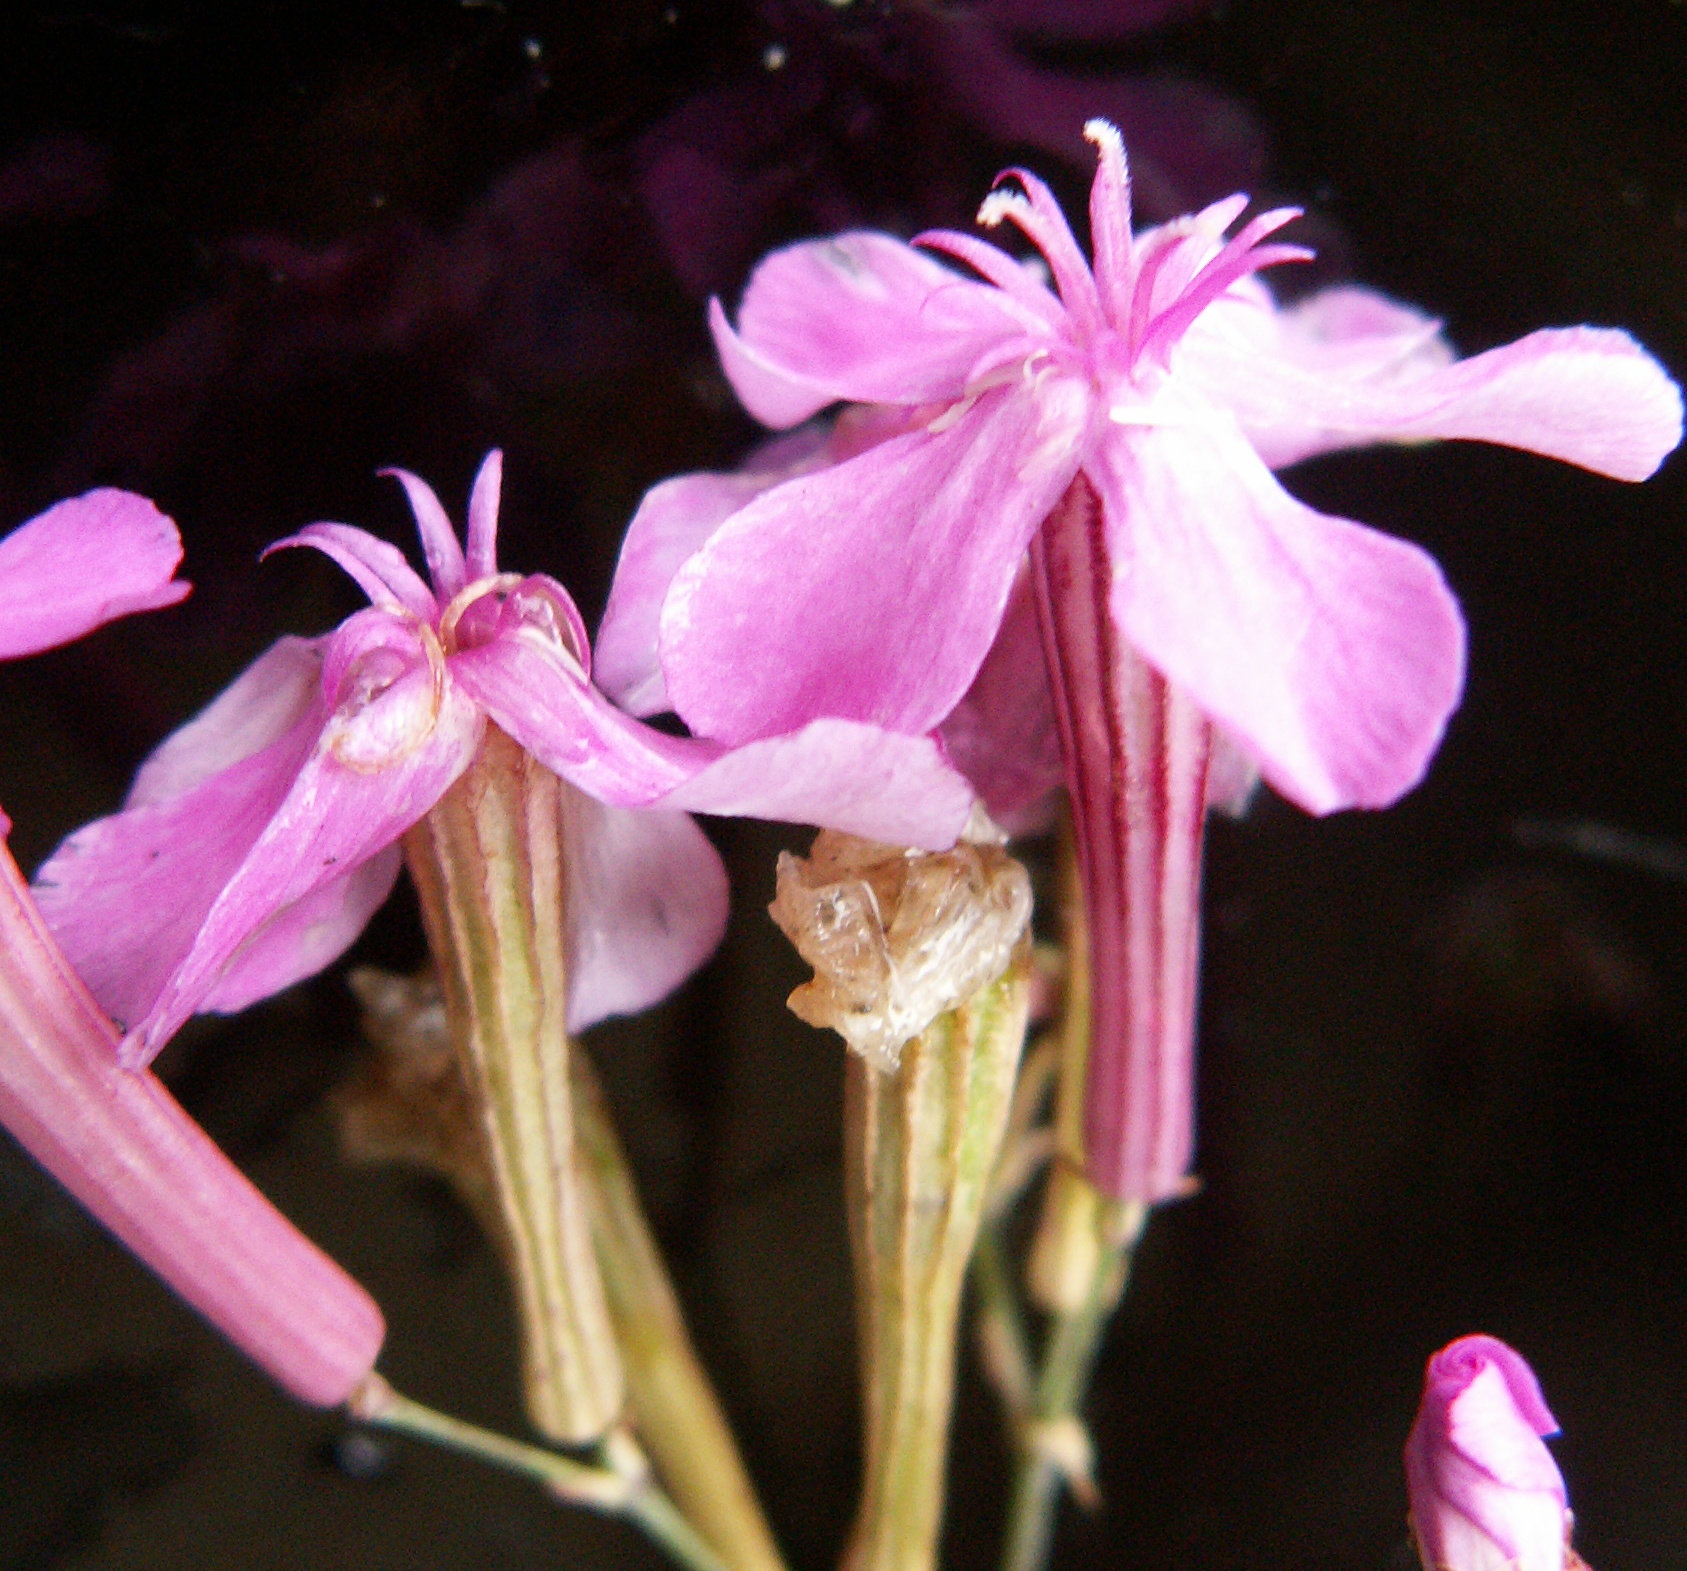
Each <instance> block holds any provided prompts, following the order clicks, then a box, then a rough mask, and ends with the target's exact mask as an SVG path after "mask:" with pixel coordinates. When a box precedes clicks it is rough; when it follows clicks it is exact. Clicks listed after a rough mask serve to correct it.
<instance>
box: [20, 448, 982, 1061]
mask: <svg viewBox="0 0 1687 1571" xmlns="http://www.w3.org/2000/svg"><path fill="white" fill-rule="evenodd" d="M500 474H501V462H500V459H499V455H498V454H496V453H494V454H492V455H491V456H490V457H489V458H488V459H487V461H486V463H485V464H484V465H483V466H482V468H481V471H480V475H479V477H478V479H477V480H476V482H475V487H474V494H473V497H472V499H471V501H470V505H469V524H468V536H467V552H466V555H465V551H464V548H463V546H462V545H460V544H459V543H458V540H457V537H456V535H455V534H454V533H453V531H452V528H451V524H450V521H449V519H448V518H447V517H446V514H445V511H444V509H443V508H442V507H441V506H440V504H439V501H438V499H437V498H436V497H435V496H434V494H433V492H432V491H431V490H429V489H428V487H427V486H426V485H424V484H423V483H422V482H421V481H420V480H418V479H416V478H415V477H414V476H412V475H407V474H402V473H400V474H399V475H398V478H399V479H400V480H401V481H402V482H403V484H404V487H405V489H406V491H407V493H408V495H409V498H410V502H411V505H412V507H413V509H414V511H415V514H416V520H417V525H418V528H419V530H420V533H421V537H422V544H423V548H424V551H425V554H426V556H427V562H428V570H429V574H430V578H431V580H432V582H431V587H430V584H428V583H425V582H424V581H423V580H422V579H421V578H420V577H418V576H417V574H416V573H415V572H414V571H413V570H412V569H411V567H410V566H409V565H408V564H407V563H406V561H405V560H404V557H403V555H402V554H401V553H400V552H399V551H398V550H397V549H396V548H394V547H393V546H391V545H388V544H387V543H386V542H385V541H382V540H378V539H376V538H375V537H374V536H372V535H369V534H366V533H365V532H364V531H362V530H360V529H354V528H351V527H349V526H347V525H344V524H312V525H310V526H309V527H307V528H306V529H303V530H301V531H300V532H299V533H298V534H297V535H295V536H293V537H292V538H291V539H289V540H286V541H283V542H281V544H282V545H309V546H314V547H315V548H316V549H318V550H320V551H322V552H324V553H326V554H327V555H328V556H330V557H332V558H333V559H334V561H336V562H337V563H339V564H340V566H341V567H343V568H344V569H345V570H346V571H347V572H348V573H349V574H350V575H351V577H352V578H353V579H355V580H356V582H357V583H358V585H359V587H360V588H362V589H363V590H364V592H365V593H366V594H367V595H368V596H369V598H370V601H371V602H372V604H371V606H370V608H369V609H368V610H365V611H360V612H358V613H357V614H355V615H354V616H352V617H350V618H348V619H347V621H346V622H345V623H344V624H342V625H341V627H340V628H339V629H338V630H337V631H335V632H334V633H331V634H329V635H327V636H325V637H322V638H317V639H300V638H284V639H282V640H281V641H280V642H278V643H277V644H275V645H274V646H273V647H271V648H270V649H269V650H268V651H267V652H266V653H265V654H263V655H261V656H260V657H259V658H258V660H257V661H256V662H254V664H253V665H251V666H250V667H248V668H247V670H246V671H245V672H244V673H242V674H241V676H239V677H238V678H237V679H236V680H235V682H234V683H233V685H232V686H230V687H229V688H228V689H227V691H225V692H224V693H223V694H222V695H221V696H220V697H219V698H217V699H216V700H215V701H214V702H213V703H212V704H211V705H210V706H209V707H208V708H207V709H206V710H205V711H204V712H203V713H202V714H200V715H199V716H198V717H197V718H196V719H195V720H193V721H191V722H190V723H189V724H188V725H186V726H184V727H183V728H182V729H181V730H179V731H177V732H176V733H175V734H174V735H173V736H171V737H170V738H168V739H167V740H166V741H165V742H164V743H163V745H162V746H161V747H159V748H158V750H157V751H156V752H154V753H153V755H152V756H151V757H150V758H149V759H148V760H147V761H146V763H145V764H144V765H143V766H142V768H141V770H140V773H139V774H138V775H137V777H136V780H135V784H134V787H133V789H132V790H131V792H130V794H129V799H128V802H127V804H126V805H125V807H124V809H123V811H121V812H119V813H117V814H115V815H113V816H112V817H109V818H104V819H99V820H96V821H95V822H94V823H92V824H89V825H87V826H85V827H84V828H82V829H81V830H79V831H77V832H76V833H75V834H73V835H72V836H71V837H70V838H69V839H68V840H66V841H65V843H64V844H63V845H62V846H60V847H59V849H58V851H56V852H55V853H54V855H53V856H52V858H51V859H50V860H49V861H48V862H47V863H46V864H45V865H44V866H43V867H42V869H41V870H40V873H39V875H38V877H37V899H38V900H39V902H40V904H41V908H42V910H43V912H44V913H45V914H46V916H47V919H48V921H49V923H50V924H51V925H52V927H53V930H54V932H55V934H56V935H57V936H58V938H59V941H60V942H61V943H62V944H63V945H64V947H65V950H66V952H67V953H68V954H69V955H70V956H71V958H72V960H73V961H74V962H75V963H76V966H77V969H78V970H79V971H80V972H81V973H82V975H83V977H84V978H85V979H86V980H87V982H88V984H89V986H90V987H91V988H92V989H93V992H94V995H95V997H97V998H98V999H99V1000H100V1002H101V1004H102V1005H103V1006H104V1007H105V1008H107V1009H108V1010H110V1011H111V1012H112V1013H113V1014H114V1015H115V1016H116V1017H117V1018H118V1019H120V1020H122V1021H126V1022H127V1024H128V1031H127V1035H126V1037H125V1039H124V1058H125V1061H126V1062H128V1063H130V1064H131V1065H140V1064H144V1063H146V1062H148V1061H149V1060H150V1059H151V1058H152V1057H153V1055H154V1054H156V1053H157V1052H158V1050H159V1049H160V1048H161V1047H162V1046H163V1044H164V1043H165V1042H166V1041H167V1040H168V1039H169V1037H170V1036H171V1035H172V1034H173V1033H174V1032H175V1031H176V1029H177V1028H178V1027H179V1026H180V1025H181V1023H182V1022H183V1021H184V1020H185V1019H186V1018H187V1017H188V1016H189V1015H190V1014H192V1013H194V1012H195V1011H196V1010H200V1009H213V1010H235V1009H240V1008H243V1007H245V1006H246V1005H247V1004H249V1003H251V1002H253V1001H254V1000H256V999H258V998H262V997H265V996H267V995H269V994H271V993H273V992H276V991H278V990H279V989H280V988H282V987H285V986H287V985H288V984H290V983H292V982H294V981H297V980H299V979H300V978H301V977H305V976H309V975H311V974H312V973H313V972H315V971H318V970H320V969H321V968H322V967H323V966H325V965H327V964H329V963H330V962H331V961H332V960H334V959H335V958H336V957H337V956H338V955H339V954H340V953H341V952H342V951H343V950H344V949H345V948H346V946H347V945H348V944H350V943H351V941H352V940H353V939H354V938H355V937H356V936H357V935H358V933H359V932H361V931H362V929H363V926H364V924H365V923H366V922H367V921H368V919H369V917H370V915H371V914H372V912H373V911H374V910H375V908H376V907H377V906H378V905H379V904H380V903H381V902H382V901H383V900H384V899H385V898H386V895H387V893H388V891H389V890H390V889H391V887H392V884H393V881H394V879H395V878H396V877H397V875H398V868H399V864H400V860H401V854H400V850H399V847H398V844H397V842H398V839H399V837H400V836H401V835H402V834H403V833H404V832H405V831H406V830H407V829H409V828H410V827H411V825H413V824H414V823H416V822H417V821H418V820H419V819H420V818H421V817H422V816H423V815H424V814H425V813H427V812H428V810H429V809H430V808H432V807H433V806H434V804H435V803H436V802H438V801H439V799H440V798H441V797H442V796H443V795H444V793H445V792H446V790H447V789H448V788H449V787H450V786H451V784H452V782H453V781H455V780H456V779H457V778H458V776H459V775H461V774H462V773H463V771H464V770H465V769H466V768H467V767H468V765H469V763H470V761H471V760H472V759H473V758H474V756H475V754H476V751H477V748H478V747H479V745H480V740H481V736H482V732H483V730H484V728H485V726H486V725H487V723H488V721H491V722H492V723H495V724H496V725H498V726H499V727H501V728H502V729H503V730H504V731H505V732H507V733H508V734H509V735H510V736H511V737H513V738H514V739H515V740H516V741H517V742H518V743H519V744H520V745H521V746H522V747H524V748H525V749H526V750H527V751H528V752H529V753H531V754H532V755H533V756H534V757H535V758H537V759H538V760H539V761H540V762H541V763H542V764H544V765H545V767H546V768H548V769H550V770H551V771H553V772H554V773H555V774H557V775H560V776H561V777H562V778H563V779H565V780H567V781H569V782H571V783H572V784H573V785H574V786H576V787H578V788H579V791H580V793H583V795H582V796H581V797H580V801H579V804H578V810H577V811H572V812H571V813H570V823H569V826H568V827H569V832H570V833H571V834H572V835H574V836H575V838H576V841H577V844H578V848H579V855H578V857H577V859H576V865H575V867H574V868H573V869H572V870H571V874H572V876H571V884H570V909H569V926H570V931H569V938H570V943H571V945H572V948H573V952H572V953H571V954H570V955H569V957H568V960H569V1008H568V1016H569V1018H568V1024H569V1028H570V1029H571V1030H579V1029H583V1028H584V1027H585V1026H587V1025H590V1024H591V1023H593V1022H594V1021H596V1020H599V1019H601V1018H603V1017H604V1016H605V1015H607V1014H612V1013H616V1012H620V1011H626V1010H633V1009H638V1008H642V1007H644V1006H645V1005H646V1004H649V1003H651V1002H653V1001H654V1000H655V999H657V998H659V997H661V996H662V995H663V994H664V993H666V992H668V991H669V990H670V989H672V988H673V987H675V986H677V985H678V984H679V982H680V981H682V980H683V979H684V978H685V977H686V976H687V975H689V974H690V972H691V971H692V970H693V969H695V968H696V967H697V966H698V965H700V964H701V963H702V961H703V960H704V959H705V958H706V957H707V956H708V954H709V952H710V951H711V950H712V949H713V948H714V945H715V944H716V942H717V941H718V939H719V937H720V933H721V931H722V929H723V927H724V925H725V919H726V883H725V874H724V872H723V871H722V869H721V867H720V863H719V859H718V857H717V856H716V854H715V852H714V850H713V849H712V848H711V847H710V845H709V843H708V841H707V840H706V839H705V838H704V836H703V834H702V832H701V831H700V830H699V829H698V828H697V827H696V825H695V824H694V823H693V822H692V821H691V819H690V818H689V817H688V816H687V815H686V810H696V811H701V812H716V813H734V814H740V813H742V814H756V815H759V816H764V817H775V818H793V819H796V820H798V821H810V822H819V823H822V824H829V825H832V826H835V827H838V828H846V829H850V830H852V831H855V832H859V833H864V834H874V835H878V836H879V837H880V838H895V839H898V840H906V841H908V842H909V843H912V844H926V845H932V846H938V847H941V846H946V845H948V844H949V843H951V842H952V841H953V839H954V837H955V835H956V833H957V832H958V831H959V829H960V827H961V825H962V824H963V823H964V822H965V820H966V816H967V813H968V810H969V807H970V801H971V793H970V792H969V790H968V788H967V786H966V783H965V781H964V780H962V779H961V777H960V776H959V775H957V774H956V773H955V772H954V771H953V770H952V769H951V768H950V767H949V766H948V765H947V764H946V763H945V762H944V761H943V759H942V756H941V753H940V750H939V749H938V747H937V746H936V744H935V743H934V742H932V741H931V740H930V739H927V738H923V737H920V738H914V737H909V736H905V735H890V734H886V733H883V732H881V731H879V730H877V729H875V728H873V727H871V726H864V725H861V724H859V723H857V722H853V721H838V720H831V719H828V720H824V721H821V722H819V723H816V724H814V725H809V726H805V727H802V728H798V729H796V730H795V732H794V734H790V735H781V736H777V737H770V738H768V739H766V740H765V741H758V742H757V743H755V744H754V745H752V746H748V747H741V748H732V747H728V746H724V745H722V744H721V743H718V742H712V741H708V742H706V741H697V740H693V739H690V738H676V737H669V736H665V735H663V734H661V733H659V732H656V731H653V730H651V729H650V728H648V727H646V726H643V725H640V724H639V723H638V722H637V721H634V720H631V719H629V718H628V717H627V716H626V715H624V714H622V713H621V712H620V711H619V710H617V709H615V708H614V707H613V706H612V705H611V704H610V703H609V702H608V701H607V700H606V699H605V698H604V697H603V696H602V694H600V693H599V692H598V691H597V689H596V688H594V687H593V686H592V684H591V680H590V662H591V654H590V649H589V647H588V644H587V641H586V634H585V629H584V627H583V626H582V624H581V622H580V617H579V613H578V612H577V611H576V610H575V608H574V602H573V601H572V600H571V599H570V598H569V596H568V594H567V592H566V591H565V590H564V589H563V588H562V586H561V585H560V584H558V583H556V582H555V581H554V580H552V579H549V578H546V577H543V576H542V575H535V576H531V577H526V578H523V577H521V576H520V575H518V574H513V573H500V572H499V571H498V567H497V562H496V559H495V543H496V531H497V517H498V497H499V482H500ZM629 808H650V809H655V810H654V811H648V812H636V813H635V812H629V811H627V809H629Z"/></svg>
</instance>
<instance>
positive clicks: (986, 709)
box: [939, 572, 1065, 835]
mask: <svg viewBox="0 0 1687 1571" xmlns="http://www.w3.org/2000/svg"><path fill="white" fill-rule="evenodd" d="M939 734H940V735H941V736H942V738H943V745H944V747H945V749H947V751H948V754H949V757H950V758H951V759H952V760H953V761H954V764H955V767H956V768H957V769H959V770H960V771H961V773H962V774H964V775H965V776H966V777H967V779H968V780H970V781H971V782H972V784H973V787H974V788H975V789H976V790H977V792H978V794H979V796H980V797H982V798H983V800H984V805H985V806H986V807H987V808H988V809H989V810H990V816H991V817H992V818H993V819H995V821H996V822H997V823H998V824H1000V825H1001V826H1002V828H1003V829H1005V830H1006V831H1007V832H1008V833H1009V834H1010V835H1034V834H1040V833H1042V831H1043V830H1045V829H1047V828H1048V827H1049V825H1050V824H1051V823H1052V822H1053V821H1054V793H1055V792H1056V791H1058V790H1059V788H1060V786H1061V784H1062V782H1063V781H1064V779H1065V771H1064V768H1063V766H1062V764H1061V761H1060V733H1059V731H1058V730H1057V729H1056V727H1055V716H1054V700H1053V697H1052V695H1051V694H1050V693H1049V683H1048V673H1047V669H1046V667H1045V665H1044V662H1043V644H1042V637H1041V635H1040V634H1039V632H1038V630H1037V605H1036V600H1035V598H1034V597H1033V595H1032V593H1031V582H1030V578H1029V575H1028V574H1026V573H1024V572H1021V574H1020V575H1019V577H1018V579H1016V580H1015V582H1014V587H1013V593H1012V595H1011V596H1010V597H1009V599H1008V606H1007V613H1006V615H1004V616H1003V618H1002V625H1001V627H1000V629H999V630H998V631H997V633H996V641H995V643H993V644H992V645H991V646H990V653H989V654H987V655H986V656H985V657H984V664H983V665H981V666H980V667H979V668H978V675H977V676H976V677H974V678H973V682H972V686H971V687H969V688H968V689H967V691H966V696H965V697H963V698H962V699H961V701H960V703H958V704H957V705H956V706H955V708H954V709H953V711H951V713H950V715H949V718H948V719H947V720H945V721H944V722H943V725H942V727H941V728H940V731H939Z"/></svg>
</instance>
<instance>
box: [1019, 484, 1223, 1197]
mask: <svg viewBox="0 0 1687 1571" xmlns="http://www.w3.org/2000/svg"><path fill="white" fill-rule="evenodd" d="M1116 566H1117V565H1116V564H1115V562H1114V560H1113V556H1112V551H1111V549H1110V546H1109V543H1108V539H1107V533H1106V530H1105V527H1104V522H1103V519H1102V515H1101V505H1100V501H1099V499H1098V498H1097V496H1096V494H1095V491H1094V490H1093V488H1092V487H1091V486H1090V483H1089V482H1088V481H1087V480H1086V479H1085V478H1084V477H1083V476H1082V475H1079V477H1078V478H1077V479H1076V480H1074V481H1073V482H1072V485H1071V487H1070V488H1069V489H1068V491H1067V492H1066V494H1065V496H1064V497H1062V498H1061V501H1060V503H1059V504H1058V505H1057V506H1056V507H1055V509H1054V511H1053V512H1052V513H1051V514H1050V515H1049V517H1048V519H1047V520H1046V521H1045V522H1044V524H1043V527H1042V528H1041V530H1039V531H1038V533H1037V536H1036V538H1035V540H1033V541H1032V545H1031V567H1032V582H1033V584H1034V586H1035V588H1036V593H1037V611H1038V617H1039V621H1040V623H1041V626H1042V634H1043V651H1044V657H1045V660H1046V663H1047V667H1048V673H1049V687H1050V689H1051V691H1052V693H1053V696H1054V707H1055V719H1056V721H1057V723H1058V726H1059V729H1060V744H1061V753H1062V755H1063V757H1064V759H1065V764H1066V786H1067V793H1068V795H1069V797H1070V800H1071V805H1072V829H1073V837H1074V840H1075V843H1076V848H1077V860H1078V870H1079V875H1080V878H1081V881H1082V885H1083V893H1084V911H1085V916H1086V919H1087V924H1088V943H1089V998H1088V1006H1089V1012H1090V1041H1089V1051H1088V1058H1087V1066H1086V1081H1087V1086H1086V1091H1085V1098H1084V1158H1085V1164H1086V1169H1087V1171H1088V1174H1089V1177H1090V1179H1091V1181H1092V1182H1093V1183H1094V1184H1095V1186H1096V1188H1097V1189H1099V1190H1100V1191H1101V1192H1102V1193H1103V1194H1104V1195H1107V1196H1110V1197H1111V1198H1113V1199H1115V1200H1122V1201H1139V1202H1141V1203H1143V1204H1147V1205H1153V1204H1155V1203H1157V1202H1159V1201H1162V1200H1169V1199H1174V1198H1176V1197H1177V1196H1178V1195H1180V1194H1183V1193H1185V1192H1186V1190H1187V1187H1188V1185H1187V1175H1188V1171H1189V1162H1190V1157H1191V1154H1192V1152H1193V1148H1194V1090H1195V1086H1194V1077H1195V986H1196V973H1197V968H1198V961H1199V936H1200V914H1201V840H1202V833H1203V830H1204V826H1205V822H1206V809H1207V774H1208V766H1209V762H1210V758H1211V753H1212V725H1211V722H1209V721H1208V720H1207V718H1206V717H1205V716H1204V715H1203V714H1202V713H1201V712H1200V710H1198V709H1197V708H1196V707H1195V706H1194V704H1193V703H1192V702H1191V701H1190V700H1189V698H1188V697H1187V696H1186V695H1185V694H1184V693H1182V692H1181V691H1180V690H1179V689H1178V688H1176V687H1174V686H1173V685H1172V684H1171V683H1169V682H1167V681H1166V679H1165V678H1164V677H1163V676H1161V675H1160V674H1159V672H1157V671H1156V670H1154V669H1153V667H1151V666H1149V665H1148V664H1147V663H1146V662H1145V661H1143V660H1142V658H1141V657H1140V656H1139V655H1137V654H1136V652H1135V651H1134V650H1132V649H1131V648H1130V646H1129V645H1128V644H1126V643H1125V642H1124V640H1123V639H1122V638H1121V637H1120V636H1119V632H1118V629H1117V628H1116V627H1115V625H1114V621H1113V618H1112V617H1111V615H1110V614H1109V610H1108V600H1109V595H1110V593H1111V590H1112V586H1113V580H1114V574H1115V571H1116ZM1123 570H1125V571H1131V570H1134V569H1133V568H1131V567H1126V568H1125V569H1123Z"/></svg>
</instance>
